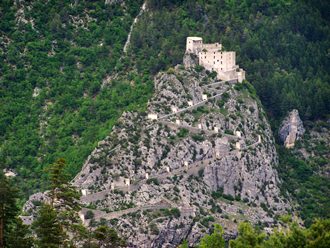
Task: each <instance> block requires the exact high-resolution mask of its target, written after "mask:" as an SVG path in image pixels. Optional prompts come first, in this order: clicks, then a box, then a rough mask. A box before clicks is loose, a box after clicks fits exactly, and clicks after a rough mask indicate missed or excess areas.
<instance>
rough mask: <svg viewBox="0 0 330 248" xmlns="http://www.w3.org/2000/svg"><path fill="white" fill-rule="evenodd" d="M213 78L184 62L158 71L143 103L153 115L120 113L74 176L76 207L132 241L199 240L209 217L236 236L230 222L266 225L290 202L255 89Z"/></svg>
mask: <svg viewBox="0 0 330 248" xmlns="http://www.w3.org/2000/svg"><path fill="white" fill-rule="evenodd" d="M196 70H197V71H196ZM214 76H215V75H214V74H213V73H211V74H210V73H206V72H205V71H203V70H202V71H201V70H200V69H198V67H197V68H196V69H187V70H186V69H184V67H183V66H177V67H176V68H175V69H169V70H168V72H167V73H160V74H158V75H157V76H156V77H155V79H154V83H155V93H154V95H153V97H152V98H151V99H150V101H149V104H148V113H153V114H157V115H158V119H157V120H150V119H148V117H147V116H146V113H144V114H143V113H136V112H127V113H124V114H123V115H122V117H121V118H120V119H119V122H118V124H117V125H116V126H115V127H114V129H113V130H112V132H111V134H110V135H109V136H108V137H107V138H106V139H105V140H103V141H101V142H100V143H99V145H98V146H97V148H96V149H95V150H94V151H93V153H92V154H91V155H90V156H89V158H88V159H87V161H86V163H85V165H84V166H83V168H82V171H81V172H80V173H79V174H78V175H77V176H76V177H75V179H74V185H75V186H77V187H79V188H80V189H81V190H82V192H83V196H82V198H81V201H82V203H84V204H85V206H86V208H85V209H83V213H85V214H86V213H87V212H88V211H94V214H95V219H96V220H101V219H105V220H103V221H108V223H109V225H111V226H113V227H115V229H116V230H118V231H119V232H121V234H122V235H123V236H125V237H127V238H128V240H129V242H130V243H131V245H132V247H133V246H134V247H176V246H177V245H179V244H180V243H181V242H182V241H183V240H184V239H188V240H189V242H190V243H196V242H197V241H198V238H199V237H200V235H201V234H202V233H203V232H205V231H208V229H209V222H213V221H217V222H220V223H222V224H223V225H224V227H225V230H226V232H227V234H228V235H234V234H235V231H234V230H235V227H236V223H237V221H242V220H245V219H247V220H249V221H252V222H253V223H262V224H265V225H273V224H274V223H275V222H276V221H275V219H274V218H275V214H279V213H285V212H286V211H288V210H289V208H290V207H289V204H287V203H285V202H286V200H285V201H283V198H282V197H281V196H280V191H279V187H278V184H279V179H278V176H277V173H276V171H275V170H274V168H273V166H275V165H277V163H278V159H277V154H276V150H275V146H274V140H273V136H272V132H271V129H270V126H269V124H268V121H267V119H266V117H265V113H264V111H263V110H262V107H261V105H260V103H259V102H258V99H257V98H256V95H255V92H254V90H253V87H252V86H251V85H249V84H248V83H244V84H235V83H234V82H223V81H218V80H216V79H214ZM206 96H207V100H206V99H205V98H206ZM190 105H191V106H190ZM94 208H96V209H97V210H93V209H94ZM87 222H89V221H87ZM146 234H147V235H146Z"/></svg>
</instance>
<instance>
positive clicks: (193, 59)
mask: <svg viewBox="0 0 330 248" xmlns="http://www.w3.org/2000/svg"><path fill="white" fill-rule="evenodd" d="M183 65H184V68H186V69H189V68H194V67H195V66H196V65H198V57H197V56H196V55H195V54H192V53H185V55H184V56H183Z"/></svg>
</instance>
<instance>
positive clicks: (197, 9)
mask: <svg viewBox="0 0 330 248" xmlns="http://www.w3.org/2000/svg"><path fill="white" fill-rule="evenodd" d="M142 4H143V1H142V0H141V1H136V0H134V1H133V0H130V1H104V0H102V1H101V0H99V1H69V0H67V1H55V0H50V1H46V2H45V1H41V0H34V1H10V0H4V1H1V3H0V14H1V22H0V31H1V37H0V39H1V40H0V48H1V50H0V51H1V53H0V63H1V72H0V73H1V74H0V96H1V100H0V101H1V102H0V103H1V104H0V113H1V115H0V145H1V147H0V160H1V161H0V163H1V167H3V168H11V169H14V170H15V172H16V173H17V174H18V176H17V177H16V178H15V179H14V180H16V181H17V182H18V185H19V186H20V187H21V189H22V190H23V192H24V193H25V194H26V196H27V195H29V194H31V193H32V192H35V191H39V190H41V189H46V188H47V187H48V186H47V184H46V183H45V182H46V180H47V174H46V173H45V172H44V169H45V168H46V167H47V166H48V165H49V164H50V163H52V162H54V161H55V159H56V158H59V157H64V158H65V159H66V160H67V162H68V172H69V173H70V174H71V177H73V176H74V175H75V174H76V173H77V172H78V171H79V170H80V168H81V166H82V164H83V161H84V160H85V159H86V158H87V156H88V154H90V153H91V151H92V150H93V149H94V147H95V146H96V144H97V142H98V141H100V140H102V139H103V138H105V137H106V136H107V135H108V134H109V132H110V131H111V128H112V126H113V124H114V123H115V122H116V121H117V119H118V118H119V116H120V115H121V113H122V112H123V111H128V110H129V111H133V110H134V111H139V110H140V111H144V110H145V109H146V104H147V101H148V99H149V98H150V97H151V95H152V92H153V83H152V78H153V76H154V75H156V73H158V72H159V71H161V70H163V69H167V68H169V67H171V66H174V65H176V64H178V63H179V62H181V60H182V56H183V53H184V50H185V48H184V46H185V39H186V37H187V36H190V35H193V36H202V37H203V38H204V39H205V41H206V42H216V41H221V42H222V43H223V45H224V47H225V49H228V50H229V49H231V50H234V51H236V53H237V55H238V56H237V60H238V63H239V64H240V66H241V67H242V68H244V69H245V70H246V71H247V79H248V81H250V82H251V83H252V84H253V85H254V87H255V88H256V90H257V94H258V96H259V97H260V98H261V101H262V104H263V105H264V106H265V107H266V111H267V113H268V116H269V117H270V119H271V120H272V124H273V129H274V130H276V128H277V127H278V123H279V121H280V120H281V119H282V118H283V117H284V115H285V114H286V113H287V112H288V111H290V110H291V109H292V108H297V109H298V110H299V112H300V114H301V116H302V118H303V120H305V121H306V120H312V121H313V120H316V119H321V118H325V117H326V116H327V115H328V114H329V101H330V98H329V97H328V96H329V95H330V92H329V69H328V68H329V64H330V63H329V45H330V44H329V42H330V39H329V35H330V34H329V32H330V28H329V17H328V15H327V13H328V12H329V4H328V3H327V2H326V1H289V0H287V1H284V0H283V1H264V0H258V1H250V0H245V1H234V0H230V1H229V0H227V1H220V0H219V1H217V0H213V1H203V0H200V1H192V0H180V1H165V0H163V1H159V0H149V1H147V9H146V11H144V12H143V13H142V14H141V15H140V16H139V20H138V21H137V23H136V25H134V28H133V29H132V35H131V40H130V41H131V42H130V44H129V46H128V50H127V53H126V54H125V53H123V48H124V44H125V42H126V39H127V37H128V33H129V31H130V27H131V24H132V23H133V20H134V18H135V17H136V16H137V15H138V13H139V11H140V8H141V6H142ZM275 133H276V131H275ZM289 153H290V152H289ZM289 156H291V154H289ZM322 156H324V155H322ZM280 161H283V160H281V158H280ZM286 161H287V159H286V160H285V161H283V163H286ZM327 163H328V162H326V164H327ZM323 164H324V162H322V163H321V162H317V163H316V165H314V166H312V165H310V164H309V163H307V165H306V166H307V167H306V168H307V170H308V171H310V172H311V174H308V175H307V176H306V174H305V173H304V172H302V175H303V176H302V178H299V180H298V179H297V180H296V181H294V182H297V183H298V184H297V185H298V187H303V186H302V185H304V184H303V183H304V182H306V181H308V180H306V177H307V179H308V178H310V176H313V178H315V177H316V178H317V180H318V181H319V180H321V185H322V187H325V188H326V189H328V186H327V185H328V184H325V183H324V181H327V180H324V175H323V174H320V173H315V171H318V168H319V167H322V165H323ZM303 168H305V167H304V166H303ZM290 169H291V172H292V175H297V174H298V175H300V174H299V173H296V169H297V168H296V167H294V166H291V167H290ZM302 171H304V169H303V170H302ZM283 173H284V174H283V176H287V173H286V171H283ZM305 176H306V177H305ZM320 177H322V178H323V179H320ZM291 179H292V180H294V178H291ZM302 179H303V180H302ZM311 185H312V186H311V187H314V184H313V183H312V184H311ZM318 189H320V185H319V186H317V187H316V188H313V190H314V191H315V192H319V191H320V194H322V192H324V194H323V195H322V197H321V198H322V199H324V198H325V197H326V192H327V191H322V190H318ZM298 197H300V195H298ZM311 197H313V195H311ZM312 199H313V198H312ZM317 202H318V200H317ZM321 206H324V204H323V205H321ZM315 208H317V206H316V207H315V206H314V208H313V209H315ZM308 209H309V211H310V208H308Z"/></svg>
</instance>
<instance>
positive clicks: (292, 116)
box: [279, 109, 305, 148]
mask: <svg viewBox="0 0 330 248" xmlns="http://www.w3.org/2000/svg"><path fill="white" fill-rule="evenodd" d="M304 133H305V129H304V125H303V122H302V120H301V119H300V117H299V112H298V110H296V109H294V110H292V111H291V112H290V113H289V114H288V116H287V117H286V118H285V119H284V120H283V121H282V124H281V126H280V129H279V136H280V139H281V141H282V142H283V144H284V146H285V147H286V148H292V147H294V145H295V142H296V141H297V140H299V139H301V138H302V136H303V134H304Z"/></svg>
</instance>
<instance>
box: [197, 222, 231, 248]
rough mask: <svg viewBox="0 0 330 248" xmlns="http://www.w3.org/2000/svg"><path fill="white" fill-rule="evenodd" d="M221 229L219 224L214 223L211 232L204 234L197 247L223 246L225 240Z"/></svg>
mask: <svg viewBox="0 0 330 248" xmlns="http://www.w3.org/2000/svg"><path fill="white" fill-rule="evenodd" d="M223 233H224V232H223V229H222V227H221V226H220V225H218V224H215V225H214V230H213V233H212V234H210V235H205V236H204V237H203V238H202V239H201V241H200V244H199V246H198V247H199V248H223V247H225V240H224V238H223Z"/></svg>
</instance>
